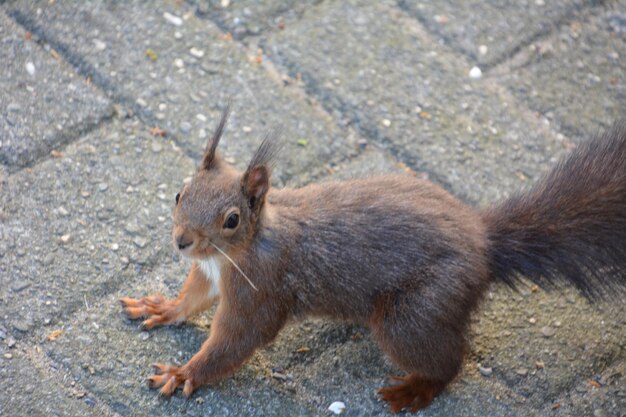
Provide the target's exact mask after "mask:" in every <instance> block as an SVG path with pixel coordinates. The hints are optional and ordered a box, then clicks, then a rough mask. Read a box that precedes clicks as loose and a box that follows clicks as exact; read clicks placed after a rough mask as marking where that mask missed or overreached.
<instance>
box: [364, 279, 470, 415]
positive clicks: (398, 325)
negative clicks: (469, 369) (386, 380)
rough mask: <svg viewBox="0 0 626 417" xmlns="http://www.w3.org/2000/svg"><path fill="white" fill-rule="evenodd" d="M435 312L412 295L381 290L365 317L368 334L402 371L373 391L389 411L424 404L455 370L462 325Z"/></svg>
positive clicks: (461, 346)
mask: <svg viewBox="0 0 626 417" xmlns="http://www.w3.org/2000/svg"><path fill="white" fill-rule="evenodd" d="M446 321H447V320H445V318H444V317H442V314H441V311H438V310H437V308H436V307H435V306H433V305H429V304H425V303H424V298H423V297H421V296H420V295H419V294H416V293H405V292H400V291H398V292H393V293H388V294H384V295H383V296H381V297H380V298H379V300H378V301H377V303H376V306H375V310H374V314H373V315H372V317H371V319H370V328H371V329H372V335H373V336H374V338H375V339H376V341H377V342H378V344H379V345H380V347H381V348H382V349H383V350H384V351H385V353H387V355H389V357H390V358H391V360H392V361H393V362H394V363H395V364H397V365H398V366H399V367H400V368H401V369H403V370H405V371H407V372H408V375H406V376H404V377H393V379H395V380H396V381H399V382H398V383H396V384H395V385H390V386H388V387H385V388H382V389H381V390H379V394H380V395H381V397H382V398H383V399H384V400H385V401H387V402H388V403H389V407H390V409H391V411H392V412H394V413H397V412H399V411H401V410H404V409H406V410H410V411H412V412H415V411H417V410H419V409H422V408H425V407H427V406H428V405H429V404H430V403H431V402H432V401H433V399H434V398H435V397H436V396H437V395H439V394H440V393H441V392H442V391H443V390H444V388H445V387H446V386H447V385H448V383H449V382H450V381H452V380H453V379H454V378H455V377H456V375H457V374H458V373H459V371H460V370H461V367H462V364H463V355H464V350H465V338H464V331H463V329H464V326H463V325H462V324H461V326H456V325H446Z"/></svg>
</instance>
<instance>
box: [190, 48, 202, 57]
mask: <svg viewBox="0 0 626 417" xmlns="http://www.w3.org/2000/svg"><path fill="white" fill-rule="evenodd" d="M189 53H190V54H191V55H192V56H195V57H196V58H202V57H203V56H204V51H203V50H202V49H198V48H191V49H190V50H189Z"/></svg>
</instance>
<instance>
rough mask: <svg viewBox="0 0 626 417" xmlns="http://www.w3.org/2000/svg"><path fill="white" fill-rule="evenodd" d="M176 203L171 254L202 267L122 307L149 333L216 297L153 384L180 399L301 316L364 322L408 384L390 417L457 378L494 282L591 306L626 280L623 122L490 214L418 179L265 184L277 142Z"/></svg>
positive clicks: (208, 154)
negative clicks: (565, 290) (182, 359)
mask: <svg viewBox="0 0 626 417" xmlns="http://www.w3.org/2000/svg"><path fill="white" fill-rule="evenodd" d="M227 119H228V108H227V109H226V110H225V112H224V114H223V116H222V119H221V121H220V123H219V125H218V127H217V129H216V131H215V133H214V135H213V136H212V138H211V139H210V140H209V142H208V144H207V146H206V149H205V151H204V155H203V157H202V162H201V164H200V167H199V168H198V171H197V173H196V174H195V176H194V177H193V178H192V180H191V181H190V182H188V183H187V184H185V185H184V186H183V188H182V190H181V191H180V193H179V194H177V195H176V202H175V203H176V204H175V207H174V211H173V223H174V226H173V232H172V237H173V241H174V245H175V247H176V249H177V250H179V251H180V252H181V253H182V254H183V255H185V256H187V257H189V258H191V259H192V260H193V264H192V267H191V271H190V272H189V275H188V277H187V279H186V281H185V283H184V285H183V287H182V290H181V291H180V294H179V295H178V297H176V298H175V299H172V300H168V299H165V298H164V297H162V296H161V295H152V296H148V297H144V298H141V299H133V298H124V299H122V300H121V302H122V305H123V307H124V311H125V313H126V314H127V315H128V316H129V317H130V318H133V319H134V318H139V317H147V320H145V321H144V322H143V323H144V326H145V327H146V328H152V327H154V326H157V325H164V324H170V323H175V322H181V321H184V320H186V319H187V318H189V317H190V316H193V315H194V314H198V313H200V312H202V311H204V310H206V309H208V308H209V307H211V306H212V305H213V304H214V303H215V302H218V303H219V304H218V307H217V311H216V313H215V315H214V317H213V321H212V325H211V331H210V335H209V337H208V339H207V340H206V341H205V342H204V344H203V345H202V348H201V349H200V351H199V352H197V353H196V354H195V355H194V356H193V357H192V358H191V360H190V361H189V362H188V363H186V364H185V365H183V366H180V367H175V366H167V365H161V364H156V365H154V366H155V369H156V374H155V375H153V376H151V377H149V378H148V381H149V384H150V386H151V387H153V388H159V387H160V388H161V390H160V392H161V394H163V395H165V396H169V395H171V394H173V393H174V392H175V391H176V389H177V388H178V387H182V389H183V393H184V395H185V396H189V395H191V393H192V392H193V391H194V390H195V389H196V388H198V387H200V386H202V385H205V384H211V383H215V382H217V381H218V380H220V379H222V378H224V377H227V376H229V375H231V374H232V373H233V372H235V371H236V370H237V369H238V368H239V367H240V366H241V365H242V364H243V363H244V361H245V360H246V359H247V358H249V357H250V356H251V355H252V354H253V352H254V351H255V350H256V349H258V348H260V347H262V346H264V345H266V344H268V343H270V342H271V341H272V340H273V339H274V338H275V337H276V335H277V333H278V332H279V331H280V330H281V329H282V328H283V326H284V325H285V323H287V322H288V321H289V320H291V319H298V318H302V317H304V316H308V315H315V316H324V317H329V318H335V319H343V320H349V321H351V322H356V323H360V324H362V325H366V326H368V327H369V328H370V329H371V332H372V335H373V338H374V339H375V340H376V341H377V342H378V344H379V345H380V347H381V349H382V350H383V351H384V352H385V353H386V354H387V355H388V356H389V357H390V358H391V360H392V361H393V362H394V363H395V364H396V365H397V366H398V367H400V368H401V369H403V370H404V371H406V375H405V376H401V377H395V378H394V379H395V381H396V382H395V384H393V385H391V386H388V387H385V388H382V389H380V390H379V393H380V395H381V396H382V398H383V399H384V400H386V401H387V402H388V403H389V406H390V408H391V410H392V411H393V412H398V411H401V410H403V409H406V410H410V411H416V410H418V409H421V408H424V407H426V406H428V405H429V404H430V403H431V402H432V401H433V398H434V397H436V396H437V395H438V394H439V393H441V391H442V390H443V389H444V388H445V387H446V385H447V384H448V383H449V382H450V381H451V380H452V379H453V378H454V377H455V376H456V375H457V374H458V373H459V371H460V369H461V366H462V362H463V356H464V352H465V350H466V346H467V334H468V327H469V324H470V318H471V316H472V313H473V312H474V311H475V310H476V308H477V306H478V305H479V303H480V301H481V299H482V298H483V295H484V293H485V292H486V290H487V287H488V286H489V284H490V283H491V282H493V281H501V282H504V283H506V284H509V285H510V286H512V287H515V285H516V284H517V283H518V282H519V280H520V279H521V278H522V277H525V278H527V279H529V280H531V281H532V282H534V283H536V284H538V285H540V286H543V287H554V286H557V287H558V286H560V285H561V284H567V283H569V284H573V285H574V286H576V287H577V288H578V289H580V290H581V291H582V293H583V294H585V295H587V296H589V297H590V298H594V297H597V296H603V295H606V294H612V295H616V294H618V295H619V296H620V297H621V296H622V295H623V294H624V289H625V287H626V286H625V285H624V284H626V123H623V122H622V123H621V124H616V125H615V126H614V127H613V128H612V129H611V130H609V131H608V132H605V133H604V134H602V135H599V136H598V137H596V138H595V139H594V140H592V141H588V142H585V143H582V144H581V145H579V146H578V147H577V148H576V149H575V150H574V151H573V152H571V154H570V155H569V156H568V157H567V158H565V159H564V160H562V161H561V162H560V163H559V164H558V165H557V166H556V167H555V168H554V169H553V170H552V171H551V172H550V173H549V174H548V175H546V176H545V177H543V178H542V179H541V180H539V181H538V182H537V183H536V184H535V185H534V186H533V187H532V188H530V189H529V190H527V191H525V192H521V193H518V194H516V195H514V196H512V197H510V198H508V199H506V200H505V201H503V202H501V203H499V204H496V205H494V206H491V207H489V208H487V209H485V210H478V209H475V208H472V207H469V206H467V205H465V204H464V203H462V202H460V201H459V200H457V199H456V198H455V197H453V196H452V195H451V194H449V193H448V192H447V191H445V190H444V189H443V188H441V187H439V186H437V185H435V184H433V183H431V182H429V181H426V180H422V179H418V178H415V177H411V176H401V175H382V176H375V177H371V178H365V179H354V180H349V181H336V182H327V183H323V184H311V185H308V186H305V187H303V188H299V189H290V188H283V189H274V188H270V171H271V166H270V165H271V162H272V158H273V157H275V155H276V152H277V147H276V145H275V142H274V141H272V140H270V138H269V137H267V138H266V139H265V140H264V141H263V142H262V143H261V145H260V147H259V148H258V150H257V151H256V153H255V154H254V156H253V158H252V160H251V162H250V164H249V166H248V168H247V169H246V171H245V172H243V173H242V172H239V171H237V170H236V169H235V168H233V167H231V166H230V165H228V164H227V163H226V162H224V160H223V159H222V158H220V156H219V155H218V153H217V152H216V148H217V145H218V143H219V141H220V138H221V136H222V133H223V131H224V128H225V125H226V121H227Z"/></svg>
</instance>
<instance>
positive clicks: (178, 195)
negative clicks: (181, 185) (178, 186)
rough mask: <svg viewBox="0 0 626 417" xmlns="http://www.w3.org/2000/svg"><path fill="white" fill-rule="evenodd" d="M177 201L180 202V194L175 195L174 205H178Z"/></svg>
mask: <svg viewBox="0 0 626 417" xmlns="http://www.w3.org/2000/svg"><path fill="white" fill-rule="evenodd" d="M178 200H180V193H177V194H176V204H178Z"/></svg>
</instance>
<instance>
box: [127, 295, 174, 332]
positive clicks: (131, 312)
mask: <svg viewBox="0 0 626 417" xmlns="http://www.w3.org/2000/svg"><path fill="white" fill-rule="evenodd" d="M120 302H121V303H122V306H123V307H124V313H126V315H127V316H128V317H129V318H131V319H138V318H140V317H148V319H147V320H145V321H144V322H143V327H144V328H146V329H151V328H153V327H155V326H159V325H164V324H171V323H176V322H181V321H183V320H184V319H185V317H184V314H183V312H182V311H181V309H180V308H179V305H178V302H177V301H176V300H166V299H165V298H164V297H163V296H162V295H151V296H149V297H143V298H140V299H136V298H128V297H125V298H122V299H121V300H120Z"/></svg>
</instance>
